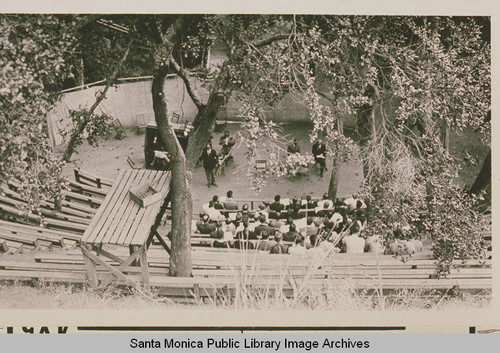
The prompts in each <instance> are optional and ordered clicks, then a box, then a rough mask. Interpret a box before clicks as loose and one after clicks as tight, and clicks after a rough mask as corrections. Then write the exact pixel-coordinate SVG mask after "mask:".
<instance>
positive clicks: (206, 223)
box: [196, 215, 217, 234]
mask: <svg viewBox="0 0 500 353" xmlns="http://www.w3.org/2000/svg"><path fill="white" fill-rule="evenodd" d="M198 222H199V223H198ZM198 222H197V223H196V228H197V229H198V232H200V233H201V234H210V233H212V232H213V231H215V229H216V228H217V224H216V223H214V222H210V218H209V217H208V215H204V216H203V218H202V219H201V221H198Z"/></svg>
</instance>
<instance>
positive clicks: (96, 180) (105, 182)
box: [73, 168, 113, 189]
mask: <svg viewBox="0 0 500 353" xmlns="http://www.w3.org/2000/svg"><path fill="white" fill-rule="evenodd" d="M73 173H74V175H75V180H76V181H77V182H78V183H80V184H86V185H89V186H94V187H96V188H99V189H104V188H110V187H111V185H113V180H111V179H108V178H104V177H98V176H95V175H92V174H90V173H87V172H82V171H81V170H80V169H79V168H75V169H73Z"/></svg>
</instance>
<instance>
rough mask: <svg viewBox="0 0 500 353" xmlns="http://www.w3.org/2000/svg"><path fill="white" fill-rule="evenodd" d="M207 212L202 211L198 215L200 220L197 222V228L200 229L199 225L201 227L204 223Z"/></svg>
mask: <svg viewBox="0 0 500 353" xmlns="http://www.w3.org/2000/svg"><path fill="white" fill-rule="evenodd" d="M205 215H206V214H205V212H203V211H201V212H200V213H199V214H198V217H199V218H200V219H199V220H198V221H196V227H198V226H199V225H201V224H202V223H203V216H205Z"/></svg>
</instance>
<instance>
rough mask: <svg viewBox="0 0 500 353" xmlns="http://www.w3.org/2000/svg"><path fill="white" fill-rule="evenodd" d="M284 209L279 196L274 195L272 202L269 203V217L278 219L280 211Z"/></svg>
mask: <svg viewBox="0 0 500 353" xmlns="http://www.w3.org/2000/svg"><path fill="white" fill-rule="evenodd" d="M284 209H285V205H284V204H282V203H281V196H280V195H276V196H275V197H274V202H271V204H270V205H269V210H270V212H269V218H274V219H278V218H279V217H280V213H281V211H283V210H284Z"/></svg>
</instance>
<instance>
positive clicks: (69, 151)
mask: <svg viewBox="0 0 500 353" xmlns="http://www.w3.org/2000/svg"><path fill="white" fill-rule="evenodd" d="M133 42H134V38H132V39H131V40H130V41H129V42H128V45H127V49H126V50H125V53H123V56H122V58H121V59H120V61H119V62H118V63H117V64H116V66H115V69H114V70H113V72H112V73H111V76H109V77H108V78H107V79H106V86H105V87H104V89H103V90H102V92H101V93H100V94H99V95H98V96H97V99H96V100H95V102H94V104H92V106H91V107H90V109H89V111H88V112H87V113H86V114H85V118H84V119H83V120H82V121H81V122H80V123H79V124H78V126H77V127H76V129H74V130H73V132H72V134H71V137H70V139H69V142H68V146H66V150H65V151H64V155H63V161H65V162H69V160H70V159H71V156H72V155H73V152H74V151H75V148H76V145H77V143H78V140H79V137H80V136H81V135H82V133H83V131H84V130H85V128H86V127H87V125H88V124H89V122H90V121H91V120H92V114H94V111H95V110H96V108H97V107H98V106H99V104H100V103H101V102H102V101H103V100H104V98H106V93H107V92H108V90H109V87H111V85H112V84H113V82H114V81H115V80H116V77H117V76H118V71H119V70H120V67H121V66H122V65H123V63H124V62H125V60H127V57H128V54H129V52H130V48H131V47H132V43H133Z"/></svg>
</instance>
